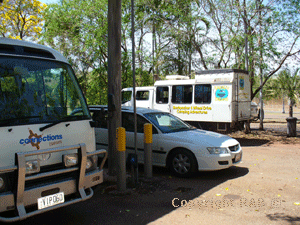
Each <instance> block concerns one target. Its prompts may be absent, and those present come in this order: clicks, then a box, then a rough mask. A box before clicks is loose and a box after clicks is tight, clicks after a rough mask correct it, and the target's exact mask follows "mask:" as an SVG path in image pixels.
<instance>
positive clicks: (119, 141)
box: [117, 127, 126, 152]
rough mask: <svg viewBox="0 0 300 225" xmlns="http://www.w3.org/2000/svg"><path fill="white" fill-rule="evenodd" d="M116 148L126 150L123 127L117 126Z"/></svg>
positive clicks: (121, 150)
mask: <svg viewBox="0 0 300 225" xmlns="http://www.w3.org/2000/svg"><path fill="white" fill-rule="evenodd" d="M117 150H118V151H119V152H124V151H126V132H125V128H124V127H118V128H117Z"/></svg>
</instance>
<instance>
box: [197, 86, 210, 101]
mask: <svg viewBox="0 0 300 225" xmlns="http://www.w3.org/2000/svg"><path fill="white" fill-rule="evenodd" d="M195 103H200V104H201V103H202V104H205V103H208V104H210V103H211V85H210V84H197V85H195Z"/></svg>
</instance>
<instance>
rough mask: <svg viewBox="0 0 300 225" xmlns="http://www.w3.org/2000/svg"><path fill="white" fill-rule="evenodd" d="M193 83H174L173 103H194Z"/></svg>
mask: <svg viewBox="0 0 300 225" xmlns="http://www.w3.org/2000/svg"><path fill="white" fill-rule="evenodd" d="M192 93H193V87H192V85H174V86H173V87H172V103H192Z"/></svg>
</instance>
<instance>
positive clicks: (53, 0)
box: [39, 0, 59, 4]
mask: <svg viewBox="0 0 300 225" xmlns="http://www.w3.org/2000/svg"><path fill="white" fill-rule="evenodd" d="M39 1H40V2H42V3H45V4H51V3H58V2H59V0H39Z"/></svg>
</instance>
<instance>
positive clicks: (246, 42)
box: [244, 0, 248, 71]
mask: <svg viewBox="0 0 300 225" xmlns="http://www.w3.org/2000/svg"><path fill="white" fill-rule="evenodd" d="M244 17H245V18H244V26H245V69H246V71H248V26H247V20H246V18H247V12H246V0H244Z"/></svg>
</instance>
